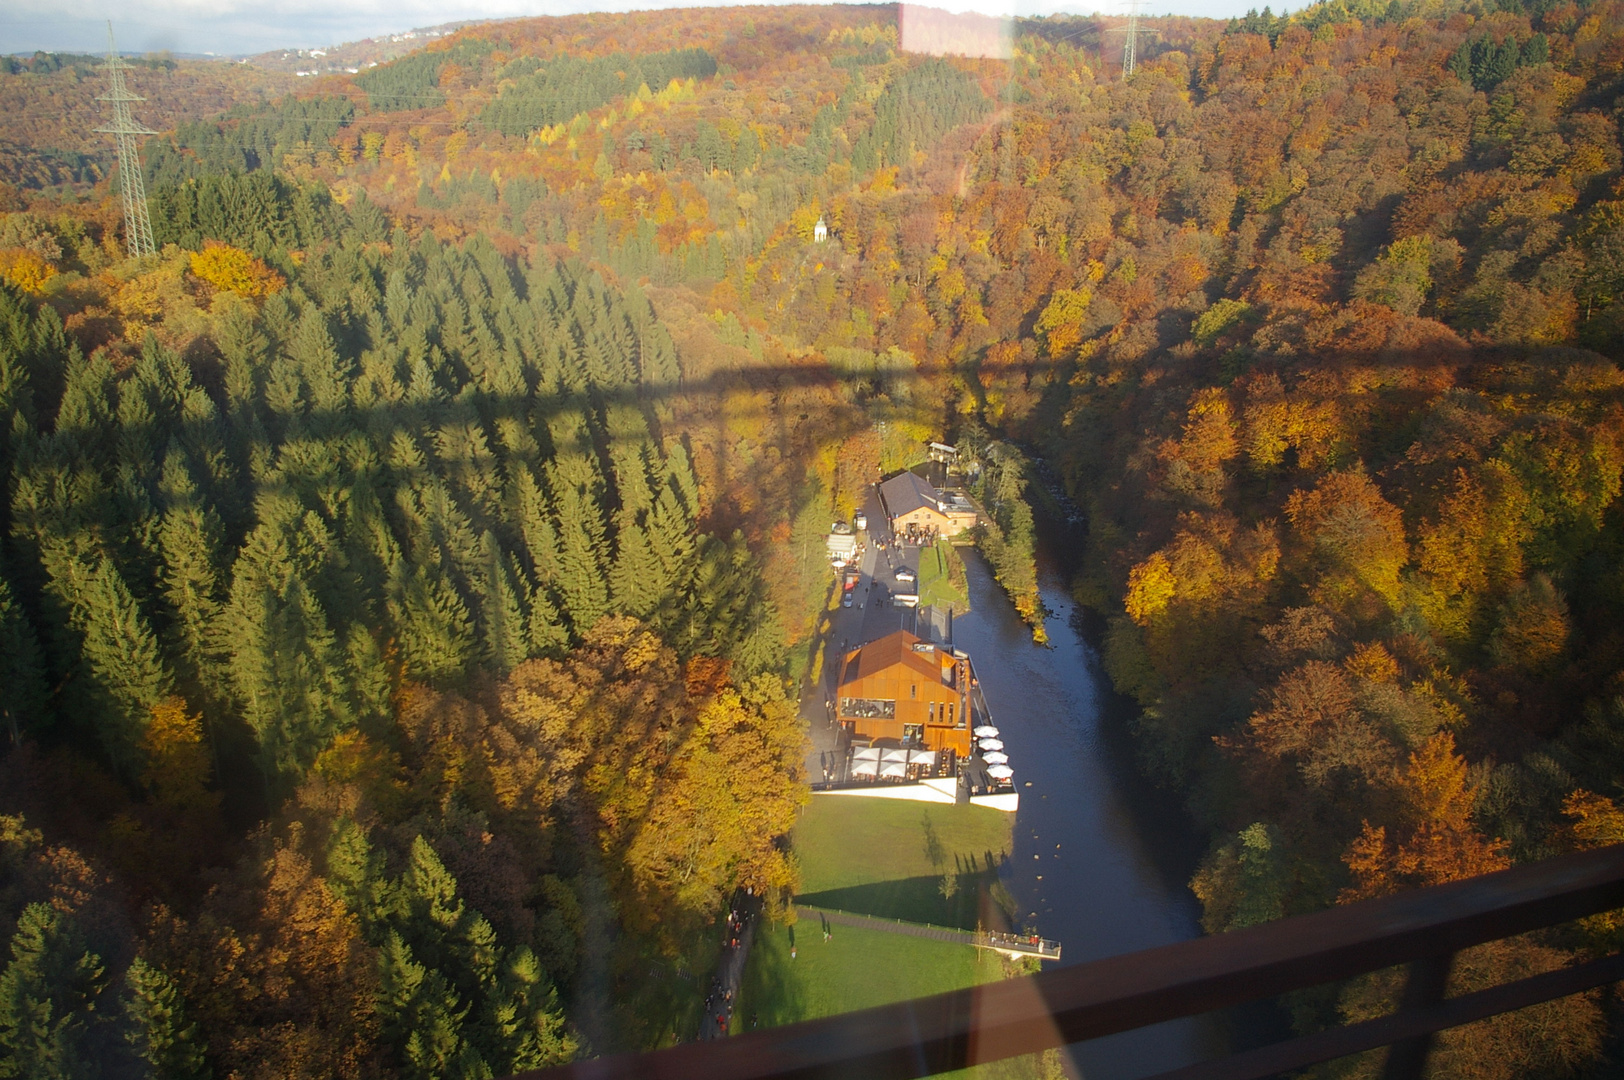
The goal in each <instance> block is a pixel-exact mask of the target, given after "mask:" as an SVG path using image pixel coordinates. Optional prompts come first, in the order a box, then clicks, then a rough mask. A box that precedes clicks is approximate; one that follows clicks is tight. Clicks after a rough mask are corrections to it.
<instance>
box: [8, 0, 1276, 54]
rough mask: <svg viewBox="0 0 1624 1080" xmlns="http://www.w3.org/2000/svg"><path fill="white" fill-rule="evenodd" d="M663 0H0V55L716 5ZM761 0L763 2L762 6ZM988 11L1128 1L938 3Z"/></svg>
mask: <svg viewBox="0 0 1624 1080" xmlns="http://www.w3.org/2000/svg"><path fill="white" fill-rule="evenodd" d="M716 2H717V0H707V2H706V3H704V4H695V3H683V2H675V3H673V2H661V0H337V2H336V3H335V2H334V0H0V54H3V53H17V52H23V53H27V52H33V51H34V50H36V49H44V50H45V51H47V52H105V51H106V49H107V20H108V19H112V20H113V29H114V31H115V32H116V33H117V35H118V45H119V48H120V50H122V51H142V52H158V51H162V50H166V49H167V50H169V51H171V52H182V53H216V54H219V55H232V54H249V53H258V52H269V51H270V50H272V49H297V48H320V47H321V46H324V45H334V44H338V43H340V42H345V41H356V40H359V39H361V38H366V37H377V36H378V35H380V34H390V33H399V32H400V31H403V30H410V29H413V28H414V27H422V26H435V25H438V24H440V23H446V22H453V21H456V20H460V19H503V18H516V17H520V16H527V15H572V14H577V13H580V12H585V11H627V10H632V9H647V8H651V7H698V6H716ZM758 2H759V0H758ZM933 6H936V7H942V8H946V9H948V10H950V11H968V10H974V11H980V12H982V13H984V14H987V15H1049V14H1054V13H1058V12H1072V13H1077V14H1089V13H1092V12H1095V11H1099V12H1103V13H1105V14H1114V13H1125V12H1126V10H1127V0H1083V2H1082V3H1078V2H1075V0H1074V2H1072V3H1067V2H1066V0H935V2H934V4H933ZM1252 6H1256V0H1249V2H1248V0H1142V7H1141V9H1140V10H1141V14H1145V15H1157V14H1178V15H1205V16H1209V17H1212V18H1229V17H1230V16H1233V15H1241V14H1244V13H1245V11H1246V9H1247V8H1248V7H1252Z"/></svg>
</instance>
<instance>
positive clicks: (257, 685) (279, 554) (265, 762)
mask: <svg viewBox="0 0 1624 1080" xmlns="http://www.w3.org/2000/svg"><path fill="white" fill-rule="evenodd" d="M307 572H308V571H302V569H301V567H300V566H299V565H298V561H297V560H296V558H295V552H294V550H293V549H292V548H291V547H290V545H289V543H288V541H287V538H286V537H285V536H284V535H283V531H282V527H280V526H279V525H277V524H276V523H274V522H267V523H265V524H262V525H260V526H259V527H258V528H256V529H255V530H254V531H253V532H252V533H250V534H249V537H248V541H247V543H246V544H245V545H244V549H243V552H242V554H241V555H240V556H239V557H238V559H237V562H236V565H235V567H234V572H233V577H232V582H231V595H230V599H229V601H228V602H227V606H226V611H225V612H224V614H223V616H222V618H221V619H220V635H221V636H220V647H221V648H222V649H223V650H224V651H225V652H226V653H228V655H229V657H230V660H229V665H230V671H231V680H232V685H233V687H234V689H235V692H236V699H237V704H238V707H239V708H240V709H241V710H242V715H243V718H244V719H245V720H247V721H248V724H249V726H250V727H251V728H252V729H253V731H254V733H255V735H256V736H257V738H258V740H259V747H260V761H261V768H262V769H263V770H264V773H265V776H266V778H267V780H268V781H284V780H286V781H291V780H292V779H294V778H296V777H297V776H298V775H299V774H300V772H301V771H302V770H303V769H304V768H305V767H306V766H307V765H308V764H309V763H310V762H311V761H312V760H313V759H314V758H315V756H316V754H317V753H319V752H320V751H321V749H322V748H323V747H325V746H326V745H327V744H328V742H330V741H331V740H332V738H333V736H334V735H336V734H338V733H339V732H341V731H343V730H345V729H347V728H348V727H349V726H350V724H351V723H352V722H353V712H352V710H351V706H350V701H349V698H350V695H349V692H348V687H347V686H346V685H345V680H344V677H345V664H344V660H343V654H342V653H341V652H340V650H339V649H338V645H337V641H336V639H335V636H334V634H333V631H332V629H331V627H330V625H329V623H328V621H327V614H326V612H325V611H324V610H323V609H322V606H321V604H320V602H319V601H318V600H317V599H316V597H315V595H314V594H313V593H312V591H311V589H310V587H309V585H308V584H307V583H306V580H305V573H307Z"/></svg>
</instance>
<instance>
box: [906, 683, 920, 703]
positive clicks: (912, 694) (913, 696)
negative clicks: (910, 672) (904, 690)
mask: <svg viewBox="0 0 1624 1080" xmlns="http://www.w3.org/2000/svg"><path fill="white" fill-rule="evenodd" d="M908 699H909V700H910V701H917V700H918V699H919V684H918V683H914V684H913V685H912V686H910V687H908Z"/></svg>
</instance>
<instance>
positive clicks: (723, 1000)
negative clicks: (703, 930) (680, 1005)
mask: <svg viewBox="0 0 1624 1080" xmlns="http://www.w3.org/2000/svg"><path fill="white" fill-rule="evenodd" d="M751 917H752V916H751V913H750V912H748V911H744V910H741V909H740V907H739V906H738V905H737V904H735V905H734V906H733V907H732V908H730V909H729V910H728V913H727V926H726V935H727V936H726V937H725V938H724V939H723V942H722V955H723V958H724V959H723V962H722V964H721V965H719V968H720V970H721V971H722V972H728V973H730V975H729V977H727V978H726V980H725V981H724V979H723V978H722V977H717V978H713V979H711V985H710V992H709V993H708V994H706V995H705V1016H706V1021H705V1022H706V1023H714V1024H715V1025H716V1028H715V1031H714V1034H715V1035H717V1036H722V1035H726V1034H727V1028H728V1022H729V1021H730V1020H732V1018H733V994H734V987H733V986H732V985H731V984H732V983H733V982H734V981H735V980H734V978H733V977H732V976H734V975H737V976H742V975H743V970H742V968H743V965H742V964H737V965H736V964H734V963H730V962H729V961H731V960H732V959H733V957H732V956H731V954H730V950H737V949H739V948H740V947H741V945H742V944H743V942H744V929H745V927H746V926H747V925H748V924H749V922H750V919H751Z"/></svg>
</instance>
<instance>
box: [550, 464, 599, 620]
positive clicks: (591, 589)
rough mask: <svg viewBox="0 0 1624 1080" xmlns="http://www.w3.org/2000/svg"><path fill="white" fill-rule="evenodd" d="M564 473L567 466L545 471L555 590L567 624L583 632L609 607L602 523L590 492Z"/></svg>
mask: <svg viewBox="0 0 1624 1080" xmlns="http://www.w3.org/2000/svg"><path fill="white" fill-rule="evenodd" d="M553 464H554V465H558V464H559V463H557V462H554V463H553ZM568 472H569V470H568V469H567V466H565V467H560V468H557V469H553V468H550V469H549V473H550V474H551V483H550V485H549V486H551V487H552V489H553V508H554V513H555V514H556V517H557V523H558V538H559V545H558V547H559V551H558V563H559V568H558V591H559V595H560V596H561V597H562V598H563V600H564V609H565V611H566V612H568V614H569V619H570V624H571V625H572V626H574V627H575V631H576V633H584V632H585V631H586V630H587V629H588V628H590V627H591V626H592V624H593V623H595V622H597V621H598V619H599V618H600V617H601V616H602V615H603V613H604V612H605V611H606V610H607V609H608V606H609V592H608V588H607V587H606V584H605V578H606V575H605V574H604V562H605V559H604V542H603V520H602V518H600V517H599V516H598V515H599V510H598V504H597V502H596V500H594V499H593V497H592V494H591V492H590V491H589V490H584V489H583V487H584V486H583V485H580V484H577V483H572V482H570V480H569V478H568Z"/></svg>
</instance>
